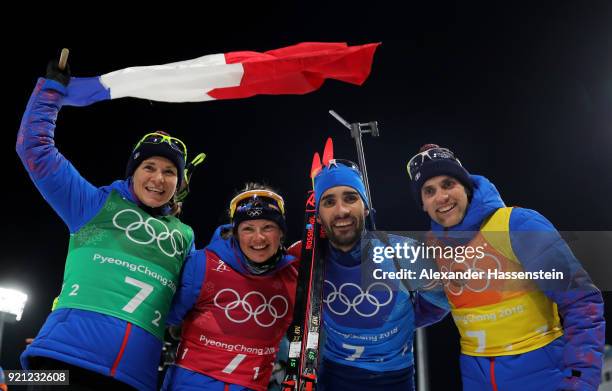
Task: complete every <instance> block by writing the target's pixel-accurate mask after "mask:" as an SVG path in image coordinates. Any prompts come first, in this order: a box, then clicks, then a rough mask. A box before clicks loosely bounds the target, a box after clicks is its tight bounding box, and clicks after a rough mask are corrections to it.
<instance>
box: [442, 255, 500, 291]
mask: <svg viewBox="0 0 612 391" xmlns="http://www.w3.org/2000/svg"><path fill="white" fill-rule="evenodd" d="M487 257H488V258H490V259H491V260H492V261H493V263H494V267H493V268H491V267H487V265H484V262H485V260H486V259H487ZM478 266H480V267H478ZM487 270H502V267H501V262H500V261H499V259H498V258H497V257H496V256H495V255H493V254H488V253H487V254H486V255H485V256H484V257H482V258H473V259H471V260H470V259H466V260H465V261H464V262H456V261H452V262H451V264H450V266H448V267H447V266H441V267H440V271H441V272H448V271H452V272H465V271H470V272H475V273H482V274H479V275H482V276H486V277H485V278H483V279H470V280H456V279H455V280H446V281H443V284H444V287H445V288H446V290H447V291H448V293H450V294H451V295H453V296H459V295H461V294H462V293H463V291H464V289H467V290H469V291H471V292H474V293H480V292H484V291H485V290H486V289H487V288H489V286H490V285H491V280H490V279H489V278H488V273H487Z"/></svg>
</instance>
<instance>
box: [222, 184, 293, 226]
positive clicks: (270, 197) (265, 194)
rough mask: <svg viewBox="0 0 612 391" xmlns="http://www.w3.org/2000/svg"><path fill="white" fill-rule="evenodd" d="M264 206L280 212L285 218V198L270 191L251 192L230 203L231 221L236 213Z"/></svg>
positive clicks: (237, 197) (238, 196)
mask: <svg viewBox="0 0 612 391" xmlns="http://www.w3.org/2000/svg"><path fill="white" fill-rule="evenodd" d="M262 204H263V205H265V206H267V207H269V208H272V209H276V210H278V212H279V213H280V214H282V215H283V216H284V215H285V201H284V200H283V197H281V196H279V195H278V194H276V193H275V192H273V191H269V190H249V191H245V192H244V193H240V194H238V195H237V196H236V197H234V198H233V199H232V200H231V201H230V219H233V218H234V215H235V214H236V211H241V210H242V209H245V210H246V209H250V208H252V207H254V206H257V205H262Z"/></svg>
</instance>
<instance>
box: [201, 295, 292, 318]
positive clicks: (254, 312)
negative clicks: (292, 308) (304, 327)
mask: <svg viewBox="0 0 612 391" xmlns="http://www.w3.org/2000/svg"><path fill="white" fill-rule="evenodd" d="M224 292H228V293H229V294H231V295H232V296H233V297H234V300H232V301H230V302H229V303H226V304H225V305H221V304H223V303H221V304H219V302H218V299H219V296H221V295H222V294H223V293H224ZM251 296H255V297H258V298H259V299H260V301H261V304H259V305H257V306H256V307H255V309H253V307H254V305H252V304H251V303H249V301H248V299H249V297H251ZM213 302H214V304H215V306H216V307H217V308H220V309H222V310H224V311H225V316H226V317H227V319H229V320H230V321H232V322H234V323H244V322H246V321H248V320H249V319H251V318H253V320H254V321H255V323H257V324H258V325H259V326H261V327H270V326H272V325H273V324H274V323H276V321H277V320H278V319H281V318H283V317H284V316H285V315H287V312H288V311H289V303H288V302H287V299H286V298H284V297H283V296H281V295H275V296H272V297H271V298H270V300H269V301H268V300H267V299H266V297H265V296H264V295H263V294H262V293H260V292H257V291H251V292H249V293H247V294H246V295H244V297H243V298H240V294H239V293H238V292H236V291H235V290H233V289H231V288H225V289H222V290H220V291H219V292H217V294H216V295H215V298H214V299H213ZM274 302H276V303H279V304H277V305H273V303H274ZM281 305H282V306H283V307H282V308H283V310H282V311H279V308H278V306H281ZM238 306H240V307H241V308H242V311H243V312H245V313H246V314H247V316H246V317H245V318H243V319H235V318H233V317H232V316H231V315H230V311H232V310H234V309H236V308H238ZM266 311H267V314H268V315H269V317H271V318H272V320H271V321H269V322H267V323H266V322H263V321H262V320H261V319H260V318H259V315H262V314H263V313H264V312H266Z"/></svg>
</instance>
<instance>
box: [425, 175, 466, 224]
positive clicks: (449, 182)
mask: <svg viewBox="0 0 612 391" xmlns="http://www.w3.org/2000/svg"><path fill="white" fill-rule="evenodd" d="M421 198H422V200H423V210H424V211H425V212H427V214H428V215H429V217H430V218H431V219H432V220H433V221H435V222H436V223H438V224H440V225H441V226H443V227H445V228H449V227H453V226H455V225H457V224H459V223H460V222H461V221H462V220H463V217H464V216H465V212H466V211H467V207H468V196H467V192H466V190H465V187H464V186H463V185H462V184H461V182H459V181H458V180H457V179H455V178H453V177H451V176H448V175H439V176H436V177H433V178H430V179H428V180H427V182H425V183H424V184H423V187H421Z"/></svg>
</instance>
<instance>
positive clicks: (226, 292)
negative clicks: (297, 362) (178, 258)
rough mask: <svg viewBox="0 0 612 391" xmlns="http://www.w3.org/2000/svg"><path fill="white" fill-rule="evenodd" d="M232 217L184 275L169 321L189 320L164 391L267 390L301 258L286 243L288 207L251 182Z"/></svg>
mask: <svg viewBox="0 0 612 391" xmlns="http://www.w3.org/2000/svg"><path fill="white" fill-rule="evenodd" d="M229 216H230V220H231V224H229V225H224V226H221V227H219V228H218V229H217V231H216V232H215V234H214V236H213V239H212V241H211V242H210V244H209V245H208V246H207V247H205V248H204V249H201V250H197V251H196V262H193V263H190V264H189V265H188V266H192V267H189V268H186V269H185V271H184V274H183V280H182V282H181V286H180V288H179V291H178V294H177V295H176V297H175V305H174V306H173V308H174V310H173V311H172V312H171V313H170V315H169V317H168V323H170V324H174V325H180V324H181V321H182V333H181V343H180V345H179V348H178V351H177V358H176V365H174V366H172V367H170V368H169V369H168V373H167V374H166V378H165V381H164V386H163V389H164V390H187V389H199V390H223V391H225V390H228V391H237V390H257V391H264V390H266V389H267V385H268V382H269V380H270V375H271V373H272V369H273V365H274V359H275V357H276V353H277V351H278V346H279V343H280V341H281V339H282V337H283V336H284V334H285V332H286V330H287V328H288V327H289V324H290V322H291V319H292V312H293V305H294V301H295V289H296V282H297V269H296V262H295V261H296V259H295V258H294V257H292V256H290V255H287V253H286V251H285V249H284V247H283V245H282V243H283V239H284V236H285V232H286V225H285V207H284V201H283V199H282V197H281V196H280V195H278V194H277V193H276V192H274V191H272V190H271V189H269V188H267V187H264V186H262V185H259V184H248V185H247V186H246V187H245V189H244V190H243V191H241V192H240V193H239V194H238V195H236V196H235V197H234V198H233V199H232V201H231V203H230V208H229Z"/></svg>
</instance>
